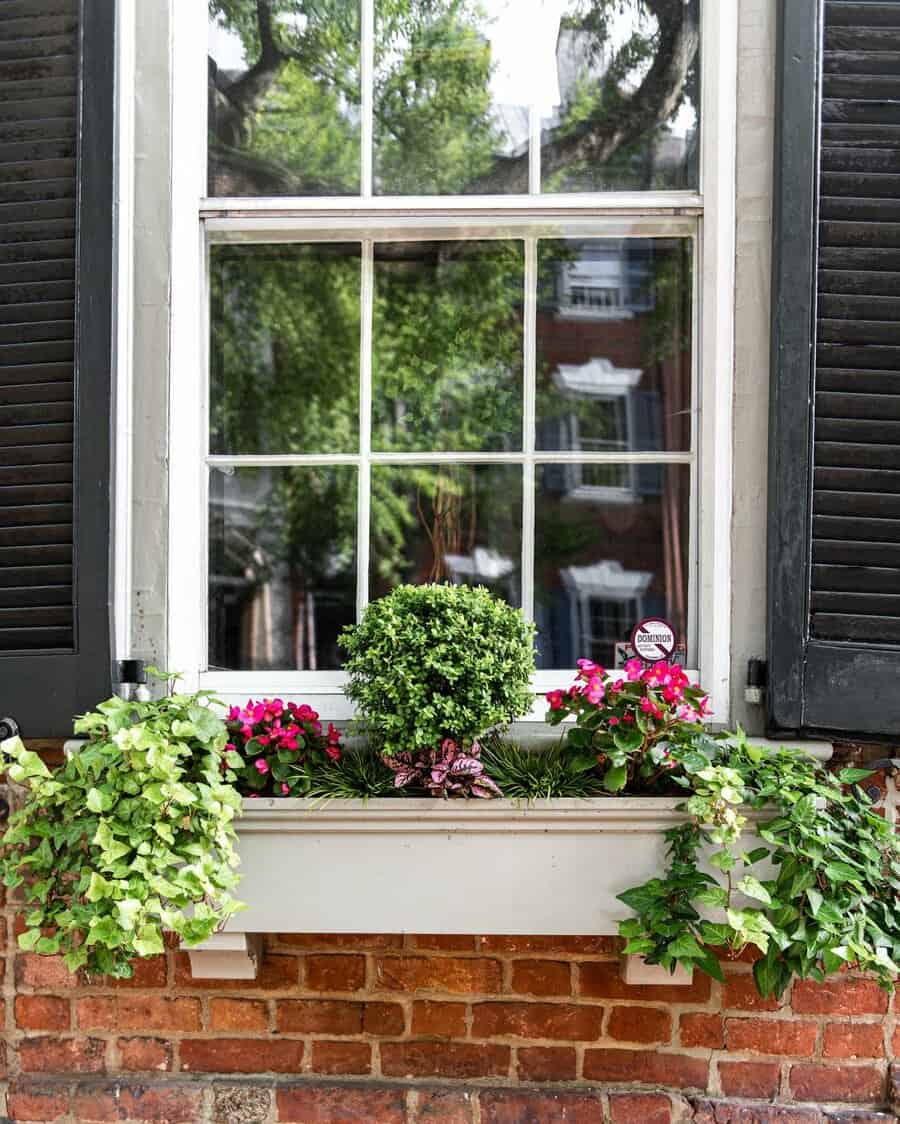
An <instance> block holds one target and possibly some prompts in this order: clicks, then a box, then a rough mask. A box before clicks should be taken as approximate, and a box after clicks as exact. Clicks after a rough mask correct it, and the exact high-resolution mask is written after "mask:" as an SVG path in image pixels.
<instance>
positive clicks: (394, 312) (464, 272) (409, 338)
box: [372, 241, 523, 452]
mask: <svg viewBox="0 0 900 1124" xmlns="http://www.w3.org/2000/svg"><path fill="white" fill-rule="evenodd" d="M522 303H523V249H522V243H521V242H505V241H496V242H464V241H457V242H399V243H392V244H389V245H383V244H377V245H376V246H375V306H374V329H373V356H372V412H373V419H374V433H373V441H372V445H373V448H374V449H376V450H381V451H385V450H392V449H396V450H401V449H406V450H415V451H418V452H427V451H429V450H431V451H443V450H447V451H457V452H463V451H486V450H500V449H521V447H522Z"/></svg>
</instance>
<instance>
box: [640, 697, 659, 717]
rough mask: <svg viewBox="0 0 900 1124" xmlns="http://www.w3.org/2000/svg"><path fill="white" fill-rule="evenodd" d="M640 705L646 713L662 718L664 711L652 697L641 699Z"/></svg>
mask: <svg viewBox="0 0 900 1124" xmlns="http://www.w3.org/2000/svg"><path fill="white" fill-rule="evenodd" d="M640 706H641V710H642V711H643V712H644V714H649V715H651V717H653V718H662V711H661V710H660V709H659V707H658V706H657V705H656V703H655V702H654V701H653V700H652V699H648V698H646V697H645V698H643V699H641V703H640Z"/></svg>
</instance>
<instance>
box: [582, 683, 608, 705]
mask: <svg viewBox="0 0 900 1124" xmlns="http://www.w3.org/2000/svg"><path fill="white" fill-rule="evenodd" d="M604 693H605V692H604V687H603V680H602V679H600V678H599V677H594V678H593V679H589V680H588V683H587V687H586V688H585V691H584V697H585V698H586V699H587V701H588V702H589V703H590V704H591V705H592V706H597V705H598V704H599V703H602V702H603V695H604Z"/></svg>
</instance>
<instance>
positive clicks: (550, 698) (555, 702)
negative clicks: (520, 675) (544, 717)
mask: <svg viewBox="0 0 900 1124" xmlns="http://www.w3.org/2000/svg"><path fill="white" fill-rule="evenodd" d="M546 698H547V702H548V703H549V704H550V709H551V710H562V708H563V700H564V698H565V696H564V695H563V693H562V691H548V692H547V696H546Z"/></svg>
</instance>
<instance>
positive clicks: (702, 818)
mask: <svg viewBox="0 0 900 1124" xmlns="http://www.w3.org/2000/svg"><path fill="white" fill-rule="evenodd" d="M672 754H673V758H674V761H675V765H676V769H677V770H678V772H677V773H676V774H674V775H673V779H674V780H676V781H677V783H679V784H681V785H682V786H683V787H685V788H688V789H689V790H690V793H691V795H690V797H689V798H688V800H687V801H686V803H685V805H684V808H685V810H686V811H687V812H688V813H689V814H690V817H691V819H690V821H689V822H688V823H686V824H684V825H681V826H679V827H676V828H673V829H672V830H671V831H669V832H668V833H667V840H668V859H669V866H668V869H667V871H666V873H665V875H664V876H663V877H662V878H654V879H651V880H650V881H649V882H647V883H645V884H644V885H643V886H638V887H635V888H633V889H631V890H627V891H626V892H625V893H623V894H621V895H620V899H621V900H622V901H623V902H624V903H625V904H626V905H628V906H629V907H630V908H631V909H633V910H634V912H635V914H636V916H635V917H633V918H629V919H628V920H626V921H623V922H621V923H620V926H619V931H620V934H621V935H622V936H623V937H624V938H625V939H626V945H625V951H626V952H628V953H637V954H640V955H641V956H643V957H644V958H645V959H646V960H647V961H648V963H651V964H661V965H663V966H664V967H666V968H668V969H670V970H674V968H675V966H676V965H677V964H681V965H684V966H688V967H691V966H696V967H697V968H699V969H701V970H703V971H705V972H707V973H709V975H711V976H713V977H715V978H716V979H719V980H721V979H722V970H721V967H720V964H719V954H720V953H721V951H722V949H723V948H727V949H731V950H735V951H740V950H741V949H743V948H744V947H746V946H748V945H752V946H755V947H756V948H757V949H759V951H760V953H761V955H760V957H759V958H758V959H757V960H756V962H755V964H754V967H753V973H754V978H755V981H756V985H757V989H758V990H759V992H760V994H761V995H763V996H771V995H780V994H781V993H782V992H783V991H784V989H785V988H786V986H787V985H788V983H789V982H790V980H791V978H792V977H794V976H798V977H800V978H801V979H805V978H812V979H814V980H819V981H821V980H823V979H824V978H825V977H826V976H828V975H830V974H832V973H835V972H840V971H842V970H844V969H846V968H847V967H852V968H854V969H857V970H859V971H864V972H869V973H872V974H873V975H874V976H875V977H876V978H877V979H878V980H879V982H880V983H881V984H882V985H883V986H884V987H886V988H890V987H892V984H893V980H894V978H895V977H896V975H897V972H898V968H897V962H898V960H900V904H898V903H900V897H898V894H900V838H898V836H897V834H896V833H895V831H894V829H893V827H892V826H891V825H890V824H889V823H888V822H887V820H886V819H885V818H884V817H883V816H880V815H879V814H878V813H877V811H876V810H874V809H873V808H872V802H871V800H870V799H869V797H868V796H867V794H866V793H865V792H864V791H863V790H862V789H861V788H860V787H859V786H858V782H859V781H861V780H863V779H864V778H865V777H867V776H868V775H869V772H868V771H867V770H863V769H844V770H842V771H841V772H839V773H838V774H837V775H836V776H835V775H834V774H832V773H830V772H828V771H827V770H826V769H825V768H824V767H823V765H822V764H821V763H820V762H818V761H816V760H815V759H814V758H812V757H809V756H807V755H805V754H802V753H797V752H793V751H787V750H778V751H771V750H768V749H764V748H761V747H759V746H754V745H751V744H750V743H749V742H748V741H747V739H746V738H745V737H744V735H743V733H741V732H740V731H739V732H738V734H737V735H729V736H723V737H719V738H712V737H710V736H709V735H706V734H701V735H699V736H697V737H695V738H694V739H693V740H692V741H691V742H690V743H689V744H687V743H685V744H681V745H674V746H673V747H672ZM742 806H744V807H745V806H749V807H750V808H752V809H761V810H768V809H772V810H773V811H774V815H771V816H767V815H766V814H765V813H763V814H762V819H761V821H760V822H759V823H758V824H756V825H755V826H753V827H751V825H749V824H748V818H747V816H745V815H744V814H743V812H742V811H741V807H742ZM751 830H752V831H753V833H754V834H755V835H756V836H757V837H758V839H759V840H760V845H759V846H754V847H752V848H751V849H750V850H747V849H746V843H745V842H744V839H745V836H746V835H747V834H748V833H749V832H750V831H751ZM710 850H711V851H712V853H711V855H710V854H709V852H710ZM705 856H708V857H706V858H705ZM706 863H708V864H709V867H707V868H706V869H704V866H705V864H706ZM713 870H717V871H718V872H719V873H718V876H716V875H714V874H713V873H712V871H713Z"/></svg>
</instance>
